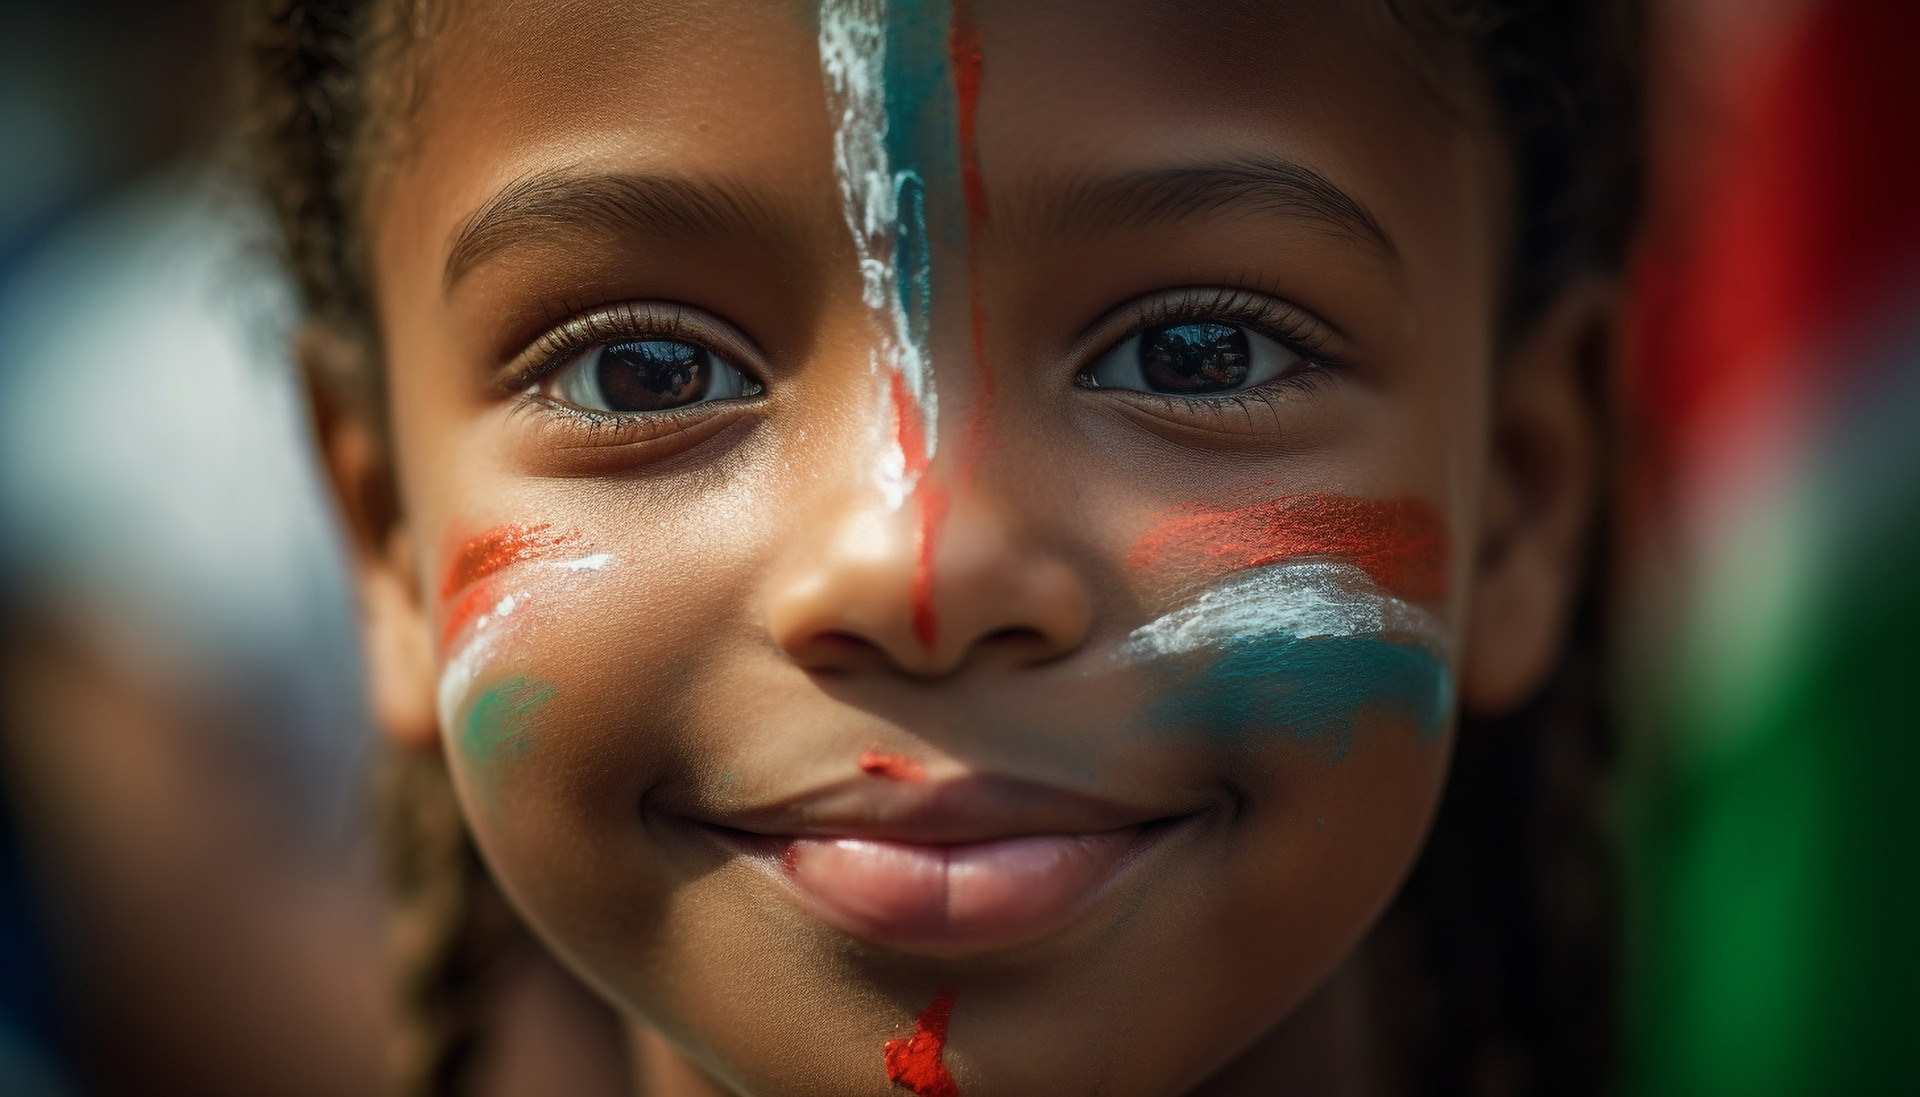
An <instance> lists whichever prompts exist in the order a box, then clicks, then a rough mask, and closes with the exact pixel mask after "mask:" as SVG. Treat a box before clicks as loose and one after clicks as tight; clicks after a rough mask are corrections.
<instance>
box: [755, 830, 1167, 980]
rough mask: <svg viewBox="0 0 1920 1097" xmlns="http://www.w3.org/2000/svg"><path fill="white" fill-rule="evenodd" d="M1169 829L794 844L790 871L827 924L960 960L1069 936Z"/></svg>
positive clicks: (786, 860)
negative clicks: (960, 840) (947, 841)
mask: <svg viewBox="0 0 1920 1097" xmlns="http://www.w3.org/2000/svg"><path fill="white" fill-rule="evenodd" d="M1168 829H1169V828H1168V827H1167V826H1166V825H1150V826H1143V827H1126V828H1123V829H1120V830H1111V831H1105V832H1102V833H1098V834H1042V835H1032V836H1026V837H1019V838H1004V839H999V840H996V841H990V842H970V843H965V844H960V845H924V844H919V843H912V842H890V841H882V840H877V839H869V838H811V837H809V838H792V839H788V840H786V841H785V842H784V843H783V845H784V847H785V849H784V855H783V857H782V858H781V864H782V866H783V867H784V868H785V870H786V871H785V875H786V878H787V880H788V881H789V883H791V885H792V886H793V890H794V891H795V892H796V893H797V894H798V896H799V898H800V900H801V902H802V904H803V905H804V906H806V907H807V908H808V909H809V910H810V911H811V912H812V913H813V914H814V915H815V916H816V917H818V918H819V919H820V920H821V921H822V922H825V923H826V924H827V925H829V926H832V927H833V928H835V929H838V930H840V931H842V932H844V933H848V934H850V935H852V936H855V937H859V938H861V939H863V940H867V941H871V942H873V943H875V944H880V945H884V946H887V947H891V948H898V949H904V950H907V951H920V952H927V953H932V954H938V955H953V954H957V953H969V952H983V951H988V950H993V949H1005V948H1014V947H1017V946H1020V945H1025V944H1031V943H1033V942H1035V941H1039V940H1042V939H1044V938H1046V937H1049V936H1051V935H1053V934H1055V933H1058V932H1059V931H1061V930H1063V929H1065V928H1066V927H1067V926H1069V925H1071V924H1072V923H1073V922H1074V921H1075V920H1076V919H1078V918H1079V916H1080V915H1081V914H1083V913H1085V912H1086V910H1087V909H1088V907H1090V906H1091V905H1092V904H1093V902H1094V901H1095V900H1096V899H1097V898H1098V897H1099V896H1100V895H1102V894H1103V893H1105V892H1106V891H1107V890H1109V889H1110V888H1111V887H1112V885H1113V883H1114V882H1115V881H1116V880H1118V879H1119V878H1120V876H1122V875H1123V874H1124V873H1125V871H1126V870H1127V868H1128V867H1129V866H1131V865H1133V864H1135V863H1136V862H1137V861H1138V860H1139V857H1140V854H1141V853H1143V852H1144V851H1145V850H1146V849H1147V848H1148V847H1149V846H1151V845H1153V844H1155V843H1157V842H1158V841H1159V840H1160V839H1161V838H1162V837H1163V836H1164V835H1165V834H1166V833H1167V831H1168Z"/></svg>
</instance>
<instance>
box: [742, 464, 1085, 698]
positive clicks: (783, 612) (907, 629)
mask: <svg viewBox="0 0 1920 1097" xmlns="http://www.w3.org/2000/svg"><path fill="white" fill-rule="evenodd" d="M822 518H823V519H824V521H823V523H822V527H821V528H820V529H819V530H818V532H817V534H816V535H814V536H807V535H805V533H804V532H802V534H801V536H799V537H797V538H796V540H795V543H794V544H793V547H792V550H791V555H790V556H789V559H788V561H787V565H788V566H786V567H783V568H781V569H778V570H777V571H776V578H775V579H774V581H773V585H772V588H771V589H770V590H769V592H768V594H767V599H766V603H765V604H766V617H767V627H768V630H769V632H770V633H771V634H772V637H773V640H774V642H775V643H777V644H778V645H779V646H780V647H781V648H782V649H783V650H785V651H786V652H787V653H788V655H789V656H790V657H791V658H792V659H793V660H794V661H795V662H796V663H798V664H800V665H801V666H803V667H806V668H808V669H809V670H821V671H859V670H891V671H894V672H897V673H904V674H908V675H911V676H914V677H922V678H937V677H941V676H944V675H948V674H952V673H954V672H956V671H958V670H960V669H961V668H962V667H968V666H976V665H982V664H997V665H1003V666H1022V665H1031V664H1035V663H1041V662H1046V661H1048V660H1052V659H1055V658H1058V657H1060V656H1062V655H1065V654H1066V653H1068V652H1070V651H1072V650H1074V649H1075V648H1077V647H1079V646H1080V645H1081V643H1082V642H1084V641H1085V639H1086V636H1087V630H1088V627H1089V624H1090V618H1091V616H1092V600H1091V598H1090V596H1089V594H1088V590H1087V587H1086V584H1085V583H1084V581H1083V579H1082V577H1081V575H1080V573H1079V571H1078V570H1076V569H1075V568H1074V567H1072V566H1071V565H1070V564H1069V563H1068V562H1067V561H1065V560H1063V559H1061V558H1060V557H1059V556H1058V555H1057V554H1056V553H1055V552H1053V551H1052V550H1050V549H1049V548H1047V547H1046V546H1045V545H1044V544H1043V543H1042V540H1041V538H1040V537H1039V534H1038V530H1037V529H1036V528H1035V526H1036V523H1032V522H1028V521H1023V520H1022V515H1021V514H1020V513H1019V512H1018V510H1017V509H1016V508H1015V507H1013V506H1011V505H1009V504H1008V503H1007V502H1006V501H1004V500H1001V499H997V498H995V497H993V496H991V495H988V494H984V493H982V492H980V491H979V490H977V489H975V490H969V491H967V492H965V493H963V494H962V495H961V496H960V497H959V498H956V499H954V500H953V501H952V502H951V503H949V504H946V505H944V506H941V505H939V503H937V502H936V503H934V505H933V506H931V507H930V506H929V505H928V500H927V499H925V498H924V497H923V498H920V499H909V500H908V501H907V502H906V504H905V505H903V506H900V507H898V508H889V507H887V506H886V505H885V503H884V502H883V501H881V500H879V499H877V498H876V499H872V500H870V501H864V500H863V501H862V502H861V503H858V504H855V505H851V506H847V507H844V508H840V509H838V511H837V512H835V513H828V514H823V515H822Z"/></svg>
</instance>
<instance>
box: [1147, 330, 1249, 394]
mask: <svg viewBox="0 0 1920 1097" xmlns="http://www.w3.org/2000/svg"><path fill="white" fill-rule="evenodd" d="M1251 361H1252V357H1251V354H1250V353H1249V351H1248V348H1247V333H1246V331H1245V330H1244V329H1242V328H1240V327H1238V326H1236V325H1233V324H1167V325H1165V326H1163V327H1157V328H1148V329H1147V330H1146V331H1144V332H1141V333H1140V370H1141V372H1142V373H1143V374H1144V375H1145V376H1146V379H1147V385H1148V387H1150V388H1152V389H1153V391H1155V392H1178V393H1195V392H1226V391H1228V390H1230V389H1234V388H1238V387H1239V386H1240V383H1241V382H1243V381H1245V380H1246V379H1247V370H1248V368H1249V366H1250V364H1251Z"/></svg>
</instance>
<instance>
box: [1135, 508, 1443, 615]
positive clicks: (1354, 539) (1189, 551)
mask: <svg viewBox="0 0 1920 1097" xmlns="http://www.w3.org/2000/svg"><path fill="white" fill-rule="evenodd" d="M1296 556H1331V557H1334V558H1336V559H1340V560H1346V561H1349V562H1351V563H1353V564H1355V565H1357V566H1359V567H1360V568H1362V569H1363V570H1365V571H1366V572H1367V574H1368V575H1371V576H1372V577H1373V580H1374V581H1375V582H1377V583H1379V584H1380V585H1381V586H1383V587H1385V588H1387V589H1388V590H1390V591H1392V592H1393V593H1395V594H1398V595H1400V596H1401V597H1403V598H1409V599H1412V600H1414V601H1419V602H1431V601H1437V600H1439V599H1442V598H1445V597H1446V593H1447V527H1446V522H1445V520H1444V519H1443V518H1442V517H1441V515H1440V512H1439V510H1438V509H1436V508H1435V507H1434V506H1433V505H1432V504H1430V503H1427V502H1425V501H1423V500H1419V499H1387V500H1381V499H1352V498H1347V497H1345V496H1339V495H1287V496H1282V497H1281V498H1278V499H1272V500H1269V501H1267V502H1264V503H1255V504H1253V505H1252V506H1245V507H1235V508H1231V509H1227V508H1221V507H1214V506H1208V505H1205V504H1195V505H1192V506H1185V507H1179V508H1176V509H1175V510H1173V511H1171V512H1169V513H1168V514H1167V515H1166V516H1164V517H1163V518H1162V519H1161V520H1160V521H1159V522H1158V523H1156V524H1155V525H1154V527H1153V528H1152V529H1150V530H1148V531H1147V532H1146V533H1145V534H1143V535H1142V536H1141V537H1140V539H1139V540H1138V541H1135V542H1134V546H1133V553H1132V556H1131V558H1130V560H1129V562H1130V563H1131V564H1132V565H1133V566H1134V567H1137V568H1143V567H1156V566H1173V567H1182V568H1187V569H1191V570H1195V571H1200V572H1203V573H1211V574H1224V573H1226V572H1229V571H1238V570H1240V569H1242V568H1253V567H1260V566H1261V565H1264V564H1273V563H1278V562H1280V561H1282V560H1287V559H1291V558H1293V557H1296Z"/></svg>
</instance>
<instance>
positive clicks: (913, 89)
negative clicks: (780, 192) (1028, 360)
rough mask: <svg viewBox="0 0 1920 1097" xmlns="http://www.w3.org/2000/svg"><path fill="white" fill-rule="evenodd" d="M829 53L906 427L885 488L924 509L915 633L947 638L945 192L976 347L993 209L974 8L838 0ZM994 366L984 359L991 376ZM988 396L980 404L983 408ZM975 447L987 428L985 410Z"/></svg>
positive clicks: (850, 219) (928, 643) (841, 135)
mask: <svg viewBox="0 0 1920 1097" xmlns="http://www.w3.org/2000/svg"><path fill="white" fill-rule="evenodd" d="M819 47H820V64H821V70H822V72H823V73H824V74H825V77H826V84H827V100H828V107H829V110H830V112H831V114H832V117H833V121H834V168H835V173H836V175H837V177H838V179H839V184H840V197H841V208H842V212H843V214H844V215H845V217H846V221H847V227H848V229H849V230H850V231H851V232H852V234H853V240H854V246H855V249H856V251H857V253H858V254H859V256H860V275H861V294H862V298H863V299H864V301H865V302H866V305H867V307H868V308H869V309H872V310H873V311H874V312H875V313H876V315H877V319H878V320H879V323H878V324H877V325H876V326H877V327H878V328H879V330H880V332H881V336H880V339H879V343H878V345H877V347H876V348H875V350H874V352H873V367H874V369H875V371H876V372H879V373H884V374H885V375H886V408H885V414H886V415H887V416H888V417H889V418H890V419H891V421H892V424H893V429H892V432H891V437H890V438H889V439H888V440H887V446H888V448H887V450H886V456H885V458H884V459H883V460H882V462H881V468H880V477H879V479H880V486H881V490H882V492H883V493H884V495H885V497H886V499H887V503H888V505H889V506H890V507H893V508H895V509H898V508H899V507H901V506H903V505H905V503H906V502H907V500H909V499H911V500H912V501H913V503H914V508H915V516H914V520H915V526H914V542H915V544H914V551H915V562H914V573H913V578H912V581H911V582H912V589H911V590H910V592H909V600H910V604H911V613H912V625H913V632H914V636H915V638H916V639H918V640H919V642H920V643H921V644H922V646H924V647H928V648H931V647H932V646H933V644H934V642H935V640H936V639H937V636H938V622H937V619H936V615H935V611H934V601H933V561H934V552H935V548H936V545H937V542H938V540H939V531H940V527H941V523H942V521H943V520H944V519H945V517H946V513H947V497H946V493H945V491H944V490H943V489H942V488H940V487H939V486H938V485H936V484H934V483H933V482H932V481H931V480H930V478H929V472H930V470H931V468H932V465H933V458H934V454H935V453H936V451H937V450H938V446H939V401H938V394H937V391H936V386H935V383H934V370H933V360H932V356H931V353H930V351H929V348H928V334H929V331H930V328H931V324H932V316H933V259H932V255H933V249H932V244H931V237H930V231H931V227H932V226H934V225H936V224H944V223H948V222H949V221H950V219H947V218H940V217H936V216H934V213H935V212H937V210H935V209H934V208H933V206H932V203H933V202H934V200H935V199H936V198H937V197H938V196H940V195H943V194H945V193H946V192H947V191H950V190H953V189H955V188H954V187H953V186H951V185H950V183H951V181H952V180H953V179H955V178H956V177H957V178H958V180H959V186H958V190H959V191H960V197H961V198H962V199H963V204H964V207H965V213H964V219H965V221H966V224H967V253H968V269H969V275H968V283H969V288H970V296H971V299H972V302H973V304H972V306H971V309H972V327H973V342H974V352H975V356H976V359H978V358H979V356H980V355H981V352H982V346H983V338H984V337H983V334H982V331H981V319H980V315H979V307H978V301H979V294H978V292H977V289H978V277H977V274H976V273H975V271H974V264H973V252H974V245H975V243H976V241H977V238H978V232H979V225H980V223H981V221H982V219H983V218H984V215H985V209H986V192H985V189H984V187H983V185H982V183H981V178H980V171H979V155H978V148H977V142H976V140H975V118H976V115H977V108H978V103H979V90H980V72H981V63H980V51H979V45H978V36H977V34H976V33H975V32H974V29H973V24H972V18H971V13H970V9H969V8H968V6H967V5H966V4H965V2H964V0H962V2H959V3H956V4H954V5H953V6H952V8H951V9H949V7H948V5H946V4H943V3H938V2H924V3H923V2H917V0H892V2H891V3H889V2H888V0H825V2H824V3H823V4H822V6H821V12H820V40H819ZM984 372H985V371H984V370H983V371H982V373H983V375H984ZM984 406H985V401H984V399H983V401H982V404H981V408H982V409H984ZM975 419H976V421H975V425H974V428H973V429H970V430H969V432H968V438H969V443H968V447H967V448H968V449H969V450H972V449H973V448H975V445H976V441H977V438H978V436H979V434H980V431H979V429H978V427H979V412H978V411H977V412H976V417H975Z"/></svg>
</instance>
